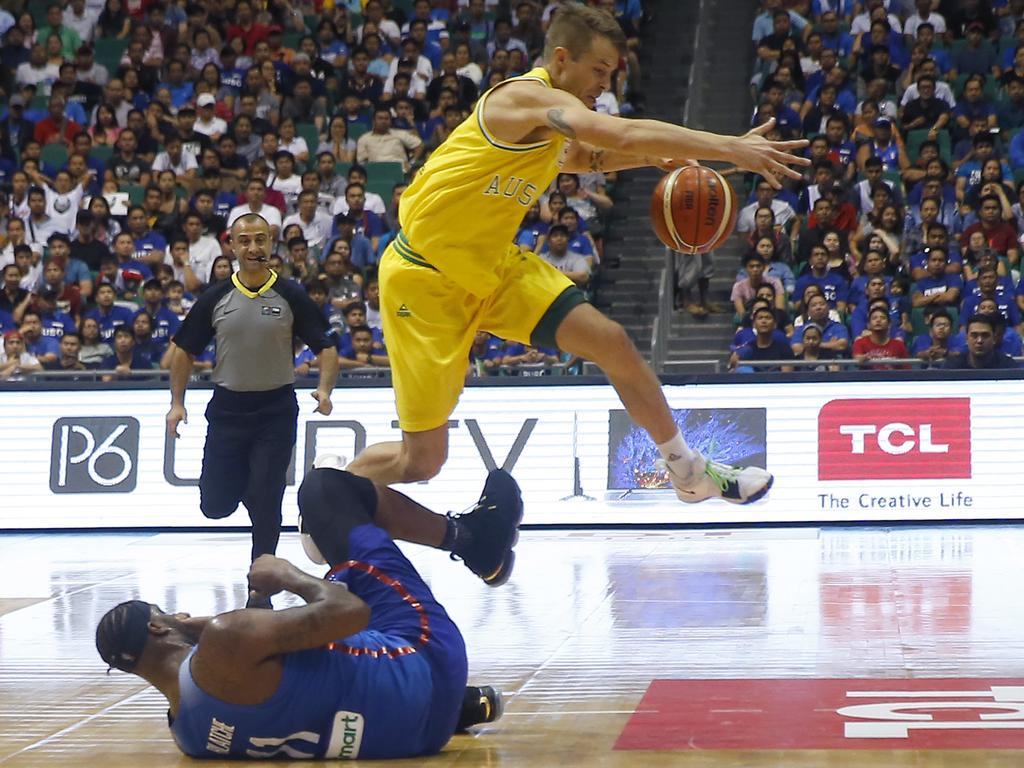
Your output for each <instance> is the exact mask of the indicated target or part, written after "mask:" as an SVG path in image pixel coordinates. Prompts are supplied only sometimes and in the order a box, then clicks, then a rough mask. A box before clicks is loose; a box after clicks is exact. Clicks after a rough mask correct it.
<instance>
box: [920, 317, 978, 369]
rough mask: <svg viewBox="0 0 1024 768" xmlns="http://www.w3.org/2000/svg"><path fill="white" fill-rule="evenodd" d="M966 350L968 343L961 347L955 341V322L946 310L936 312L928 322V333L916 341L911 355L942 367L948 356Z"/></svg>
mask: <svg viewBox="0 0 1024 768" xmlns="http://www.w3.org/2000/svg"><path fill="white" fill-rule="evenodd" d="M965 350H966V343H964V344H963V345H959V344H958V343H956V342H955V341H954V339H953V320H952V318H951V317H950V316H949V313H948V312H946V310H944V309H940V310H936V311H935V312H934V313H933V314H932V316H931V318H929V320H928V333H927V334H923V333H922V334H920V335H918V336H917V337H916V338H915V339H914V343H913V345H912V346H911V349H910V353H911V354H912V355H913V356H914V357H917V358H920V359H921V360H924V361H926V362H928V363H930V364H931V367H935V366H937V365H940V364H941V363H942V361H943V360H945V359H946V356H947V355H949V354H950V353H953V352H963V351H965Z"/></svg>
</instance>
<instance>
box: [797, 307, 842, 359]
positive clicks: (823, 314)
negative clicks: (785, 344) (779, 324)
mask: <svg viewBox="0 0 1024 768" xmlns="http://www.w3.org/2000/svg"><path fill="white" fill-rule="evenodd" d="M828 310H829V307H828V302H827V301H825V297H824V296H821V295H820V294H819V295H815V296H812V297H811V298H810V299H808V301H807V321H808V323H813V324H814V325H816V326H818V328H820V329H821V348H822V349H831V350H832V351H833V352H835V353H836V355H843V354H845V353H846V351H847V350H848V349H849V348H850V333H849V331H847V330H846V326H845V325H843V324H842V323H840V322H838V321H836V320H833V319H832V318H830V317H829V316H828ZM805 327H807V323H804V324H803V325H800V326H799V327H797V328H795V329H794V330H793V338H792V339H790V344H791V346H792V348H793V354H795V355H797V356H798V357H799V356H800V355H801V354H802V353H803V343H802V342H803V333H804V331H803V329H804V328H805Z"/></svg>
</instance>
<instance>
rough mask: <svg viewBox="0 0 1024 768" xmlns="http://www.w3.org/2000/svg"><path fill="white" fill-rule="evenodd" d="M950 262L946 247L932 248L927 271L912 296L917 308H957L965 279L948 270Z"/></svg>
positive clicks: (916, 284) (911, 298) (929, 253)
mask: <svg viewBox="0 0 1024 768" xmlns="http://www.w3.org/2000/svg"><path fill="white" fill-rule="evenodd" d="M948 263H949V260H948V259H947V257H946V251H945V249H944V248H932V249H931V250H930V251H929V252H928V261H927V263H926V270H927V272H926V274H925V276H924V277H922V278H920V279H919V280H918V281H917V282H916V283H915V284H914V290H913V293H912V294H911V297H910V301H911V305H912V306H913V307H914V308H915V309H934V308H936V307H952V308H956V307H957V306H958V305H959V303H960V293H961V292H962V291H963V287H964V280H963V278H962V277H960V275H951V274H949V273H948V272H947V271H946V266H947V265H948Z"/></svg>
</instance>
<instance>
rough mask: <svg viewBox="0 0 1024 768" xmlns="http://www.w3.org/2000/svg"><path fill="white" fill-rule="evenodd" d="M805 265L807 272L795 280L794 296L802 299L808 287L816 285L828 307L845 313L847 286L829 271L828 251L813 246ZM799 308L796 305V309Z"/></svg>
mask: <svg viewBox="0 0 1024 768" xmlns="http://www.w3.org/2000/svg"><path fill="white" fill-rule="evenodd" d="M807 265H808V269H807V271H806V272H805V273H804V274H802V275H801V276H800V277H799V278H797V281H796V288H795V291H794V294H795V295H796V296H801V297H802V296H803V295H804V291H805V290H806V289H807V286H808V285H811V284H814V285H817V286H818V287H819V288H820V289H821V293H822V295H823V296H824V297H825V301H826V302H827V303H828V306H829V307H831V308H832V309H837V310H839V311H840V312H845V311H846V301H847V294H848V292H849V286H848V285H847V283H846V280H844V279H843V277H842V276H841V275H839V274H837V273H835V272H832V270H830V269H829V267H828V251H827V250H826V249H825V246H824V245H815V246H813V247H812V248H811V255H810V258H809V259H808V262H807ZM800 308H801V306H800V304H799V303H798V304H797V309H800Z"/></svg>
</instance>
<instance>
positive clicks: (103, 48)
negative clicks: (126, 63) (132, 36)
mask: <svg viewBox="0 0 1024 768" xmlns="http://www.w3.org/2000/svg"><path fill="white" fill-rule="evenodd" d="M128 42H129V41H128V40H120V39H118V38H116V37H99V38H96V40H95V41H94V42H93V56H94V58H95V59H96V63H97V64H102V65H103V66H104V67H106V68H107V71H108V72H110V75H111V77H113V75H114V72H115V71H116V70H117V68H118V66H120V64H121V57H122V56H123V55H124V52H125V51H126V50H127V49H128Z"/></svg>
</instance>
